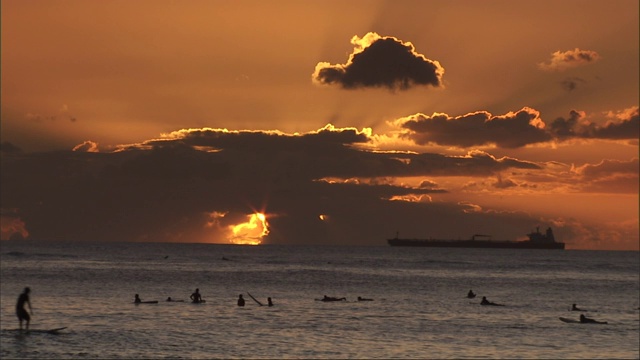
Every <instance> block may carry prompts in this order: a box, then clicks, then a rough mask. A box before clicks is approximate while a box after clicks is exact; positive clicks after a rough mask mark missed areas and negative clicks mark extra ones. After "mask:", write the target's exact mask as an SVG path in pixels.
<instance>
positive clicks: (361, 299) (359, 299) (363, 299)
mask: <svg viewBox="0 0 640 360" xmlns="http://www.w3.org/2000/svg"><path fill="white" fill-rule="evenodd" d="M358 301H373V299H365V298H363V297H360V296H358Z"/></svg>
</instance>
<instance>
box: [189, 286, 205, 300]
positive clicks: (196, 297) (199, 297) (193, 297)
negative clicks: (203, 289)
mask: <svg viewBox="0 0 640 360" xmlns="http://www.w3.org/2000/svg"><path fill="white" fill-rule="evenodd" d="M189 299H191V302H194V303H201V302H202V295H200V289H196V291H195V292H194V293H193V294H191V296H189Z"/></svg>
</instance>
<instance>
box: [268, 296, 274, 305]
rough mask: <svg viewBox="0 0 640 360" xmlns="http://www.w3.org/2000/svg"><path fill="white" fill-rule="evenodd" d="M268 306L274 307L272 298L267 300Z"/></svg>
mask: <svg viewBox="0 0 640 360" xmlns="http://www.w3.org/2000/svg"><path fill="white" fill-rule="evenodd" d="M267 306H273V302H272V301H271V298H270V297H268V298H267Z"/></svg>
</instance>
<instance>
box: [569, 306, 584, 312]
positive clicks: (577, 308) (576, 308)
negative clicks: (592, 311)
mask: <svg viewBox="0 0 640 360" xmlns="http://www.w3.org/2000/svg"><path fill="white" fill-rule="evenodd" d="M571 311H586V310H584V309H580V308H579V307H577V306H576V304H572V305H571Z"/></svg>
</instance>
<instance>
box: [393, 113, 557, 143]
mask: <svg viewBox="0 0 640 360" xmlns="http://www.w3.org/2000/svg"><path fill="white" fill-rule="evenodd" d="M399 125H400V126H401V127H403V128H405V129H407V130H409V132H408V134H407V136H409V137H410V138H411V139H412V140H413V141H415V142H416V143H417V144H427V143H436V144H440V145H450V146H451V145H452V146H459V147H472V146H482V145H490V144H495V145H496V146H498V147H503V148H517V147H522V146H525V145H528V144H534V143H540V142H546V141H549V140H551V136H550V135H549V134H548V133H547V132H546V131H545V130H544V123H542V120H540V114H539V113H538V112H537V111H535V110H533V109H530V108H524V109H522V110H520V111H518V112H515V113H509V114H506V115H503V116H494V115H492V114H490V113H488V112H486V111H479V112H474V113H470V114H466V115H463V116H458V117H450V116H449V115H447V114H434V115H432V116H427V115H424V114H417V115H413V116H410V117H408V118H406V119H404V120H402V121H400V122H399Z"/></svg>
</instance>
